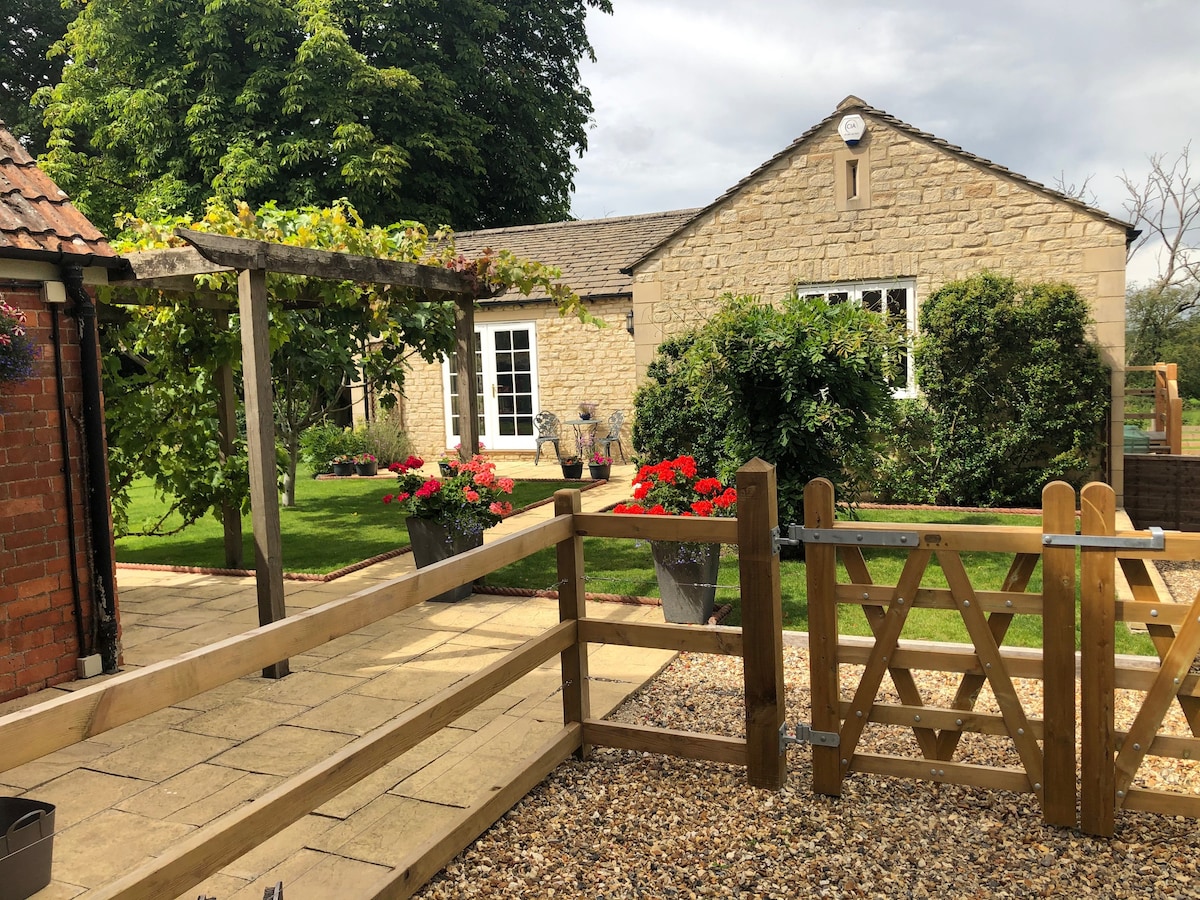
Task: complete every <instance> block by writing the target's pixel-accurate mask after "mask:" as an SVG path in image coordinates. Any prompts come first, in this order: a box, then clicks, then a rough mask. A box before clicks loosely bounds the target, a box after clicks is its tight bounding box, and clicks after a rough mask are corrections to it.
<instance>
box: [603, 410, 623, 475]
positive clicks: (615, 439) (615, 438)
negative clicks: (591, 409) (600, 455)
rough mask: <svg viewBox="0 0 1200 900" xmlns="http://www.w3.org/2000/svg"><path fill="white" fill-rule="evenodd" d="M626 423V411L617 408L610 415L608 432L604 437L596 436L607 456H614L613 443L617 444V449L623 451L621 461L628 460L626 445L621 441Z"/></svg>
mask: <svg viewBox="0 0 1200 900" xmlns="http://www.w3.org/2000/svg"><path fill="white" fill-rule="evenodd" d="M624 424H625V413H623V412H621V411H620V410H617V411H616V412H615V413H613V414H612V415H611V416H609V417H608V434H606V435H604V437H601V438H596V444H597V446H599V447H602V448H603V452H604V455H605V456H609V457H611V456H612V445H613V444H616V445H617V449H618V450H620V451H621V462H626V459H625V447H624V445H623V444H622V443H621V426H622V425H624Z"/></svg>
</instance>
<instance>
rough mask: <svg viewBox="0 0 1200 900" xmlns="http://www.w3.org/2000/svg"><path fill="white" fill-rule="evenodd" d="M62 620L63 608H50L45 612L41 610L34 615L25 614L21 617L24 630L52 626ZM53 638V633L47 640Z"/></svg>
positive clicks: (35, 629)
mask: <svg viewBox="0 0 1200 900" xmlns="http://www.w3.org/2000/svg"><path fill="white" fill-rule="evenodd" d="M62 621H63V610H62V609H61V608H56V609H48V610H46V611H45V612H40V613H37V614H35V615H32V616H25V618H23V619H21V628H22V630H24V631H30V632H33V631H37V630H38V629H39V628H50V627H51V626H53V625H58V624H61V623H62ZM53 639H54V638H53V636H52V635H51V636H48V637H47V640H53ZM43 643H45V641H43Z"/></svg>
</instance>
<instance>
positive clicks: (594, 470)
mask: <svg viewBox="0 0 1200 900" xmlns="http://www.w3.org/2000/svg"><path fill="white" fill-rule="evenodd" d="M588 474H589V475H591V476H592V480H593V481H601V480H604V481H607V480H608V477H609V475H611V474H612V457H611V456H605V455H604V454H603V453H601V452H600V451H598V450H597V451H596V452H595V453H593V454H592V455H591V456H590V457H588Z"/></svg>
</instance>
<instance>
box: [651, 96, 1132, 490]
mask: <svg viewBox="0 0 1200 900" xmlns="http://www.w3.org/2000/svg"><path fill="white" fill-rule="evenodd" d="M848 111H849V110H847V112H848ZM864 118H866V120H867V136H866V137H865V139H864V140H863V141H862V142H861V143H860V145H859V146H858V147H857V148H855V149H853V150H851V149H850V148H848V147H847V146H846V144H844V143H843V141H842V140H841V138H840V137H839V136H838V134H837V132H836V127H837V123H836V122H831V123H829V124H828V125H827V126H826V127H825V128H824V129H822V130H821V131H818V132H817V133H816V134H814V135H813V136H812V137H811V138H810V139H809V140H808V141H806V142H805V143H804V144H802V145H801V146H799V147H797V148H796V149H795V150H794V151H793V152H791V153H790V154H785V155H784V156H782V157H781V158H779V159H778V160H776V161H775V162H774V163H773V164H772V165H771V166H770V167H769V168H768V169H766V170H765V171H764V172H761V173H759V174H758V175H757V176H756V177H755V179H754V180H753V181H751V182H750V183H748V184H747V185H744V186H743V187H742V189H741V190H740V191H739V192H737V193H736V194H734V195H733V196H732V197H730V198H728V199H727V200H726V201H725V202H723V203H721V204H719V205H717V206H716V207H714V208H713V209H712V210H709V211H708V212H707V213H705V214H704V215H703V216H702V217H701V218H700V219H698V220H697V221H695V222H694V223H693V224H691V225H690V226H689V227H688V229H687V230H686V231H685V232H684V233H683V234H681V235H679V236H677V237H676V238H675V239H674V240H672V241H671V243H670V244H668V245H667V246H666V247H664V248H662V249H661V250H660V251H659V252H658V253H657V254H655V255H654V256H652V257H651V258H649V259H648V260H646V261H645V262H643V263H642V264H641V265H640V266H639V267H638V269H637V271H636V272H635V277H634V281H635V284H634V310H635V317H636V322H637V333H636V334H637V362H638V374H639V377H640V376H641V375H642V373H644V372H645V366H646V365H647V363H648V362H649V361H650V359H651V358H652V357H653V353H654V348H655V347H656V346H657V345H658V343H659V342H660V341H661V340H662V338H663V337H665V336H666V335H668V334H672V333H675V332H677V331H680V330H683V329H686V328H687V327H690V326H691V325H692V324H693V323H695V322H696V321H699V320H701V319H702V318H704V317H706V316H707V315H709V314H710V313H711V311H712V310H713V309H714V307H715V304H716V299H717V298H718V297H719V296H720V295H721V294H722V293H724V292H727V291H731V292H734V293H750V294H756V295H759V296H762V297H765V298H782V297H784V296H786V295H787V294H788V293H789V292H790V291H792V290H793V289H794V288H795V287H796V286H797V285H798V284H802V283H824V282H836V281H865V280H872V279H892V278H913V279H915V281H916V292H917V302H918V303H919V302H920V301H921V299H922V298H924V297H928V296H929V295H930V293H932V292H933V291H934V290H936V289H937V288H938V287H940V286H941V285H942V284H944V283H946V282H948V281H952V280H955V279H959V278H963V277H967V276H969V275H972V274H975V273H978V272H980V271H982V270H985V269H986V270H990V271H992V272H996V273H998V274H1002V275H1008V276H1012V277H1015V278H1016V279H1018V280H1019V281H1065V282H1068V283H1070V284H1073V285H1074V286H1075V287H1076V288H1077V289H1078V290H1079V291H1080V292H1081V294H1082V295H1083V296H1084V297H1085V298H1086V299H1087V300H1088V301H1089V303H1090V304H1091V307H1092V314H1093V318H1094V319H1095V326H1094V333H1095V336H1096V338H1097V340H1098V342H1099V343H1100V344H1101V345H1102V348H1103V353H1104V356H1105V362H1106V363H1108V364H1109V365H1110V366H1112V367H1113V373H1114V374H1113V388H1112V403H1113V407H1114V410H1113V411H1114V415H1113V421H1114V423H1116V424H1115V425H1114V427H1113V432H1112V436H1111V441H1112V446H1116V447H1120V446H1121V423H1122V421H1123V404H1124V393H1123V391H1124V388H1123V386H1124V375H1123V367H1124V358H1125V347H1124V341H1125V334H1124V299H1125V232H1124V229H1123V228H1122V227H1120V226H1119V225H1117V224H1114V223H1113V222H1110V221H1106V220H1104V219H1101V218H1099V217H1098V216H1096V215H1094V214H1090V213H1088V212H1086V211H1084V210H1081V209H1079V208H1076V207H1074V206H1072V205H1071V204H1069V203H1066V202H1064V201H1061V200H1058V199H1055V198H1053V197H1051V196H1049V195H1047V194H1045V193H1042V192H1041V191H1038V190H1035V189H1034V188H1032V187H1030V186H1029V185H1027V184H1025V183H1023V182H1021V181H1020V180H1019V179H1015V178H1012V177H1010V176H1006V175H1004V174H1003V173H1001V172H998V171H996V170H995V169H992V168H989V167H987V166H984V165H981V164H977V163H973V162H971V161H970V160H968V159H967V158H965V157H963V156H960V155H958V154H956V153H953V152H951V151H949V150H947V149H945V148H943V147H940V146H938V145H936V144H933V143H931V142H928V141H924V140H920V139H917V138H915V137H914V136H913V135H911V134H909V133H907V132H905V131H903V130H900V129H897V128H895V127H893V126H891V125H890V124H888V123H886V122H883V121H880V120H878V119H875V118H872V117H871V116H870V115H867V114H864ZM852 158H853V159H856V160H857V161H858V166H859V179H860V185H861V188H860V192H859V193H860V197H859V199H857V200H847V198H846V188H845V178H846V176H845V174H844V173H845V171H846V169H845V167H846V164H847V162H848V161H849V160H850V159H852ZM1110 462H1111V468H1112V470H1113V472H1112V474H1113V475H1114V479H1115V480H1114V482H1113V484H1114V487H1116V488H1117V491H1118V493H1120V468H1121V457H1120V455H1119V454H1117V455H1116V457H1115V459H1113V460H1111V461H1110Z"/></svg>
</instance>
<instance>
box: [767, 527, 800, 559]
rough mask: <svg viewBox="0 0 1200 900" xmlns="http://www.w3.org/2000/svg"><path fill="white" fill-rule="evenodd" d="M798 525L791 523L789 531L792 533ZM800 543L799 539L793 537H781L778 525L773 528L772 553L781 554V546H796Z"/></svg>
mask: <svg viewBox="0 0 1200 900" xmlns="http://www.w3.org/2000/svg"><path fill="white" fill-rule="evenodd" d="M796 527H798V526H796V525H789V526H788V532H789V533H790V532H791V529H793V528H796ZM799 543H800V542H799V541H798V540H795V539H794V538H792V537H780V534H779V526H778V525H776V526H775V527H774V528H772V529H771V553H773V554H774V555H775V556H778V555H779V548H780V547H795V546H796V545H797V544H799Z"/></svg>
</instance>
